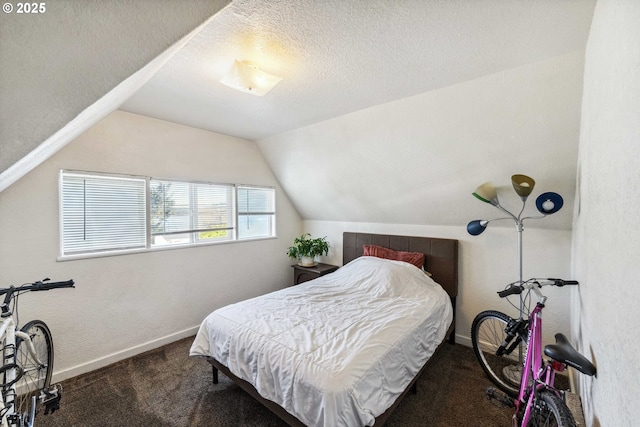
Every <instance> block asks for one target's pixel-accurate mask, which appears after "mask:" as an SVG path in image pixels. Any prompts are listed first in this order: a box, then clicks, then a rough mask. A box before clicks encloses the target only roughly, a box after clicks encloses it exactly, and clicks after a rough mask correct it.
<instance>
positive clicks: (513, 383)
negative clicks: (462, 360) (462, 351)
mask: <svg viewBox="0 0 640 427" xmlns="http://www.w3.org/2000/svg"><path fill="white" fill-rule="evenodd" d="M513 322H516V320H514V319H513V318H511V317H509V316H507V315H506V314H504V313H501V312H499V311H483V312H482V313H480V314H478V315H477V316H476V318H475V319H473V324H472V325H471V344H472V346H473V351H474V353H475V354H476V357H477V358H478V361H479V362H480V365H481V366H482V369H483V370H484V372H485V373H486V374H487V376H488V377H489V379H490V380H491V381H492V382H493V383H494V384H495V385H496V386H498V388H499V389H500V390H502V391H503V392H505V393H507V394H508V395H509V396H511V397H516V396H517V395H518V392H519V391H520V380H521V376H522V363H521V362H520V361H519V360H518V359H519V353H518V346H519V345H523V344H522V340H521V339H520V337H518V336H517V335H516V337H514V338H513V339H511V341H510V342H509V343H507V344H508V345H507V347H509V346H513V345H514V344H515V347H514V348H512V351H511V352H510V354H506V353H505V354H504V355H502V356H498V355H496V351H497V350H498V348H499V347H500V345H502V344H503V343H505V341H506V340H507V339H508V338H507V333H506V332H505V329H506V328H507V326H508V325H511V324H513ZM515 340H518V341H517V342H516V341H515Z"/></svg>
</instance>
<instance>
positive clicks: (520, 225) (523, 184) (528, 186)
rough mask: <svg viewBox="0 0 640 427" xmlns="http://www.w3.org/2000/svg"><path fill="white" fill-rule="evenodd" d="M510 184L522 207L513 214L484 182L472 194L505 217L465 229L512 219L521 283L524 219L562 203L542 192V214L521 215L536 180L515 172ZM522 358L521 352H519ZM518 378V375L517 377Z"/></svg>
mask: <svg viewBox="0 0 640 427" xmlns="http://www.w3.org/2000/svg"><path fill="white" fill-rule="evenodd" d="M511 184H512V185H513V189H514V190H515V191H516V193H517V194H518V196H520V199H521V200H522V209H521V210H520V212H519V213H518V215H515V214H514V213H512V212H510V211H508V210H507V209H505V208H504V207H503V206H501V205H500V201H499V200H498V193H497V191H496V188H495V187H494V185H493V184H492V183H491V182H485V183H484V184H482V185H480V186H479V187H478V188H476V191H474V192H473V193H472V194H473V195H474V196H475V197H476V198H477V199H478V200H481V201H483V202H485V203H489V204H491V205H493V206H495V207H496V208H498V209H499V210H500V211H502V212H503V213H505V214H506V215H508V216H506V217H503V218H495V219H490V220H486V219H476V220H473V221H471V222H470V223H469V224H467V231H468V232H469V234H471V235H472V236H477V235H479V234H482V233H483V232H484V230H486V229H487V225H489V223H490V222H492V221H501V220H507V219H509V220H512V221H513V222H514V223H515V226H516V232H517V233H518V264H519V283H523V280H522V231H523V230H524V221H525V220H528V219H541V218H544V217H546V216H547V215H551V214H554V213H556V212H558V211H559V210H560V209H561V208H562V205H563V200H562V196H560V195H559V194H557V193H551V192H549V193H542V194H540V195H539V196H538V198H537V199H536V208H537V209H538V211H539V212H540V213H541V214H542V216H535V217H524V218H523V217H522V213H523V212H524V208H525V206H526V203H527V198H528V197H529V195H530V194H531V192H532V191H533V188H534V187H535V185H536V182H535V181H534V180H533V179H532V178H530V177H528V176H526V175H520V174H516V175H513V176H512V177H511ZM519 309H520V318H521V319H522V317H523V297H522V294H520V307H519ZM520 351H522V349H521V350H520ZM520 357H521V358H522V354H520ZM518 378H519V377H518Z"/></svg>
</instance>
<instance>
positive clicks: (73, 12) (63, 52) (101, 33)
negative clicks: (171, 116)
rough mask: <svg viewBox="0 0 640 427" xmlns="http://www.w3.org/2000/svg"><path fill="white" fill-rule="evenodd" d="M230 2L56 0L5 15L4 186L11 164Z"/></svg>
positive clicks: (0, 105)
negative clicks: (42, 9) (32, 11)
mask: <svg viewBox="0 0 640 427" xmlns="http://www.w3.org/2000/svg"><path fill="white" fill-rule="evenodd" d="M227 3H229V0H189V1H186V2H183V1H173V0H170V1H162V2H159V1H158V0H135V1H127V2H122V1H105V0H82V1H79V0H55V1H50V2H42V3H40V4H41V5H44V6H45V12H44V13H39V14H29V15H26V14H18V13H17V12H16V10H14V11H13V13H2V14H0V172H1V174H0V191H1V190H2V189H3V188H4V187H5V186H6V184H5V182H4V181H5V178H6V176H5V175H4V172H5V171H6V170H7V168H9V167H10V166H12V165H14V164H15V163H16V162H18V161H20V160H21V159H24V157H25V156H26V155H28V154H29V153H31V152H32V150H34V149H36V148H37V147H39V146H41V145H42V144H43V142H44V141H46V140H47V139H48V138H50V137H51V136H52V135H54V134H55V133H56V132H58V131H59V130H61V129H62V128H63V127H65V126H66V125H67V124H68V123H69V122H70V121H72V120H73V119H74V118H76V117H77V116H78V115H79V114H81V113H82V112H83V111H85V110H86V109H87V108H88V107H89V106H91V105H93V104H94V103H95V102H96V101H97V100H98V99H100V98H101V97H103V96H104V95H105V94H106V93H108V92H109V91H111V90H112V89H113V88H115V87H116V86H118V85H119V84H120V83H121V82H122V81H123V80H125V79H127V78H128V77H130V76H131V75H132V74H134V73H136V72H137V71H138V70H140V69H141V68H143V67H144V66H145V65H147V64H148V63H149V62H150V61H152V60H153V59H154V58H156V57H158V55H161V54H162V53H163V52H164V51H166V50H167V49H168V48H169V47H170V46H172V45H174V44H176V43H177V42H178V41H179V40H180V39H181V38H182V37H183V36H185V35H187V34H189V33H190V32H191V31H192V30H193V29H194V28H196V27H197V26H198V25H200V24H201V23H203V22H205V21H206V20H207V19H208V18H210V17H211V16H212V15H214V14H215V13H216V12H218V11H219V10H220V9H221V8H222V7H224V6H225V5H226V4H227ZM9 4H13V5H14V8H16V7H17V6H15V5H16V2H10V3H7V5H9ZM125 99H126V98H125ZM118 104H119V103H118ZM96 121H97V120H96ZM85 130H86V129H85ZM27 169H28V168H27ZM22 173H23V172H22V171H21V172H20V174H22Z"/></svg>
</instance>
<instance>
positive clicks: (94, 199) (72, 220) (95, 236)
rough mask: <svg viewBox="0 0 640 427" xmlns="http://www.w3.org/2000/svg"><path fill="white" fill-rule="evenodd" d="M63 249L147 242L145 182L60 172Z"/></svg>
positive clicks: (132, 245)
mask: <svg viewBox="0 0 640 427" xmlns="http://www.w3.org/2000/svg"><path fill="white" fill-rule="evenodd" d="M61 181H62V183H61V186H62V189H61V193H62V203H61V205H62V208H61V209H62V248H63V249H62V253H63V254H76V253H87V252H95V251H105V250H117V249H120V250H123V249H136V248H144V247H145V246H146V238H147V232H146V205H147V202H146V194H145V192H146V190H145V187H146V182H145V180H144V179H140V178H129V177H112V176H101V175H86V174H77V173H69V172H63V173H62V180H61Z"/></svg>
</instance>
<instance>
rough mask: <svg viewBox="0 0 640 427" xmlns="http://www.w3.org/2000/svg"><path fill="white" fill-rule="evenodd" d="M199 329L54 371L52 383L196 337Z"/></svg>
mask: <svg viewBox="0 0 640 427" xmlns="http://www.w3.org/2000/svg"><path fill="white" fill-rule="evenodd" d="M199 327H200V325H198V326H194V327H191V328H188V329H185V330H182V331H179V332H176V333H173V334H171V335H167V336H164V337H161V338H158V339H155V340H151V341H147V342H145V343H143V344H140V345H136V346H134V347H130V348H127V349H124V350H122V351H118V352H116V353H112V354H109V355H107V356H104V357H100V358H98V359H94V360H91V361H89V362H86V363H83V364H81V365H77V366H73V367H71V368H67V369H63V370H60V371H54V372H53V376H52V379H51V382H52V383H56V382H60V381H64V380H66V379H69V378H73V377H75V376H78V375H81V374H86V373H87V372H91V371H95V370H96V369H100V368H104V367H105V366H108V365H111V364H112V363H115V362H119V361H121V360H124V359H127V358H129V357H133V356H136V355H138V354H141V353H144V352H145V351H149V350H153V349H156V348H158V347H162V346H163V345H167V344H171V343H172V342H175V341H178V340H181V339H182V338H187V337H190V336H192V335H195V334H196V332H198V328H199ZM54 369H55V367H54Z"/></svg>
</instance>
